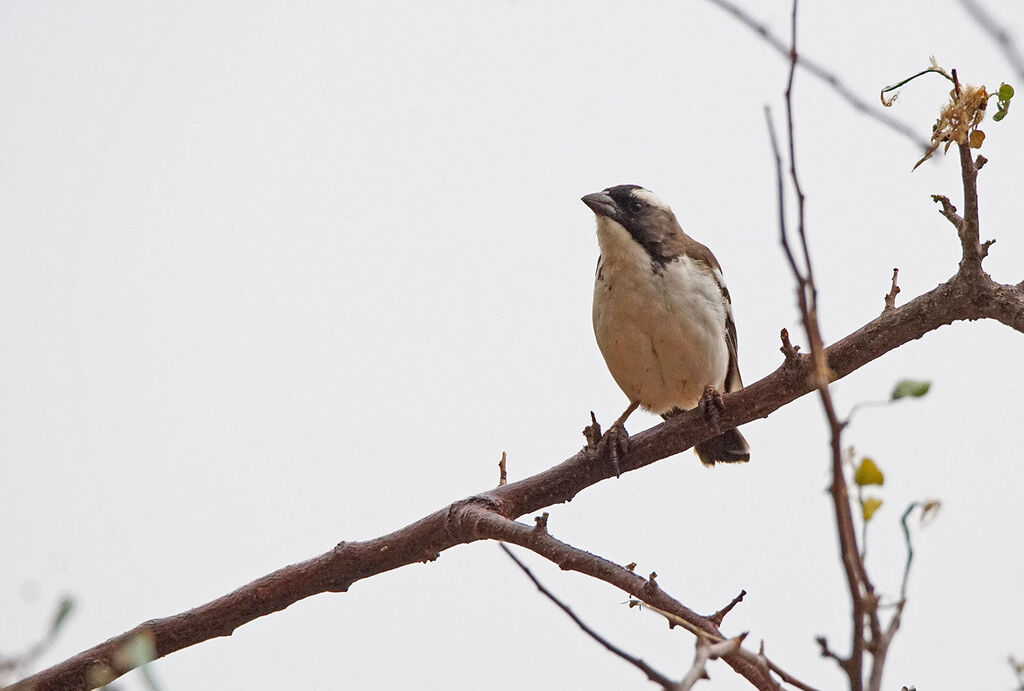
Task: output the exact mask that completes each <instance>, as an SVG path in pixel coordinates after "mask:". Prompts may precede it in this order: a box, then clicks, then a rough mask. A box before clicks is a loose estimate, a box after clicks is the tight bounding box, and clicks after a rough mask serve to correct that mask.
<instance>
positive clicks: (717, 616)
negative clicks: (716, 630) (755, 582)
mask: <svg viewBox="0 0 1024 691" xmlns="http://www.w3.org/2000/svg"><path fill="white" fill-rule="evenodd" d="M746 594H747V591H746V590H741V591H740V594H739V595H737V596H736V597H734V598H733V599H732V602H730V603H729V604H727V605H726V606H725V607H723V608H722V609H720V610H718V611H717V612H715V613H714V614H712V615H711V616H710V617H708V619H710V620H711V621H713V622H715V623H716V624H718V625H719V626H721V625H722V620H723V619H725V615H726V614H728V613H729V612H731V611H732V608H733V607H735V606H736V605H738V604H739V603H741V602H743V598H744V597H745V596H746Z"/></svg>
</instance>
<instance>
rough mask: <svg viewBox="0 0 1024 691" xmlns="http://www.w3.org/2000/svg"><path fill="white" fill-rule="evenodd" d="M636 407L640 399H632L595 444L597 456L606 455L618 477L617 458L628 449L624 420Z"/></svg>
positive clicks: (619, 471) (620, 472)
mask: <svg viewBox="0 0 1024 691" xmlns="http://www.w3.org/2000/svg"><path fill="white" fill-rule="evenodd" d="M638 407H640V401H633V402H632V403H630V404H629V407H628V408H626V410H625V412H623V413H622V415H620V416H619V419H618V420H616V421H615V422H613V423H612V426H611V427H609V428H608V430H607V431H606V432H605V433H604V434H603V435H601V440H600V441H599V442H598V444H597V452H598V455H599V456H602V457H603V456H605V455H607V456H608V459H609V460H610V461H611V462H612V468H613V469H614V470H615V477H619V476H620V475H621V474H622V471H621V470H620V469H619V459H620V458H622V457H623V456H625V455H626V452H627V451H629V432H627V431H626V427H625V424H626V420H628V419H629V416H630V415H632V414H633V411H635V410H636V409H637V408H638Z"/></svg>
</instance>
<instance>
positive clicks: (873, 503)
mask: <svg viewBox="0 0 1024 691" xmlns="http://www.w3.org/2000/svg"><path fill="white" fill-rule="evenodd" d="M881 505H882V500H881V499H876V498H875V497H868V498H867V499H864V500H863V501H862V502H861V503H860V508H861V511H863V512H864V520H865V521H870V520H871V517H872V516H874V515H875V511H878V507H879V506H881Z"/></svg>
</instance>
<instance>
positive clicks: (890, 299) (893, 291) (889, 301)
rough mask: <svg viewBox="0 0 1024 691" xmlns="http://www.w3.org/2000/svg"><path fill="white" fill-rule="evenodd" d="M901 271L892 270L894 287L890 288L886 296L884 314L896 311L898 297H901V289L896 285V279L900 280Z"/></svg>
mask: <svg viewBox="0 0 1024 691" xmlns="http://www.w3.org/2000/svg"><path fill="white" fill-rule="evenodd" d="M899 275H900V270H899V269H896V268H894V269H893V270H892V287H891V288H889V292H888V293H886V295H885V309H884V310H883V311H884V312H888V311H889V310H894V309H896V296H897V295H899V292H900V287H899V286H898V285H896V279H897V278H899Z"/></svg>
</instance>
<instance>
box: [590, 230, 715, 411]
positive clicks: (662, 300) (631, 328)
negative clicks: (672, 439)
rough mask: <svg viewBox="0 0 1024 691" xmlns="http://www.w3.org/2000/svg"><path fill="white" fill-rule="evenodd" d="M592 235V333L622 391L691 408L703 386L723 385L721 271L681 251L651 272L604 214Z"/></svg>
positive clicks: (648, 403)
mask: <svg viewBox="0 0 1024 691" xmlns="http://www.w3.org/2000/svg"><path fill="white" fill-rule="evenodd" d="M597 235H598V242H599V244H600V246H601V263H600V265H599V269H598V276H597V278H596V280H595V282H594V333H595V335H596V336H597V344H598V346H599V347H600V349H601V354H602V355H604V359H605V362H606V363H607V364H608V369H609V370H610V371H611V374H612V377H614V378H615V381H616V382H617V383H618V385H619V387H620V388H621V389H622V390H623V392H624V393H625V394H626V396H628V397H629V399H630V400H631V401H640V403H641V404H642V405H643V406H644V407H645V408H647V409H649V410H651V411H653V412H655V413H665V412H668V411H670V410H672V409H673V408H680V409H683V410H688V409H690V408H693V407H695V406H696V405H697V403H698V401H699V400H700V397H701V395H702V394H703V392H704V389H705V388H706V387H708V386H714V387H716V388H718V389H722V388H723V386H724V384H725V377H726V371H727V368H728V365H729V351H728V347H727V345H726V340H725V319H726V312H727V309H728V305H727V304H726V302H725V299H724V297H723V295H722V290H721V288H720V287H719V283H718V282H717V281H716V279H718V280H721V275H720V274H718V272H717V271H715V272H714V274H712V273H711V271H709V270H708V267H707V266H706V265H705V264H703V263H700V262H695V261H693V260H691V259H690V258H689V257H685V256H683V257H680V258H679V259H676V260H674V261H672V262H670V263H669V264H668V265H666V266H665V267H663V269H661V270H660V271H655V270H654V268H653V267H652V263H651V258H650V257H649V256H648V254H647V252H646V250H644V248H643V247H641V246H640V245H639V244H638V243H637V242H636V241H634V240H633V238H632V237H631V236H630V235H629V232H628V231H627V230H626V229H625V228H623V227H622V226H621V225H619V224H618V223H616V222H615V221H612V220H610V219H607V218H604V217H599V219H598V231H597Z"/></svg>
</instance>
